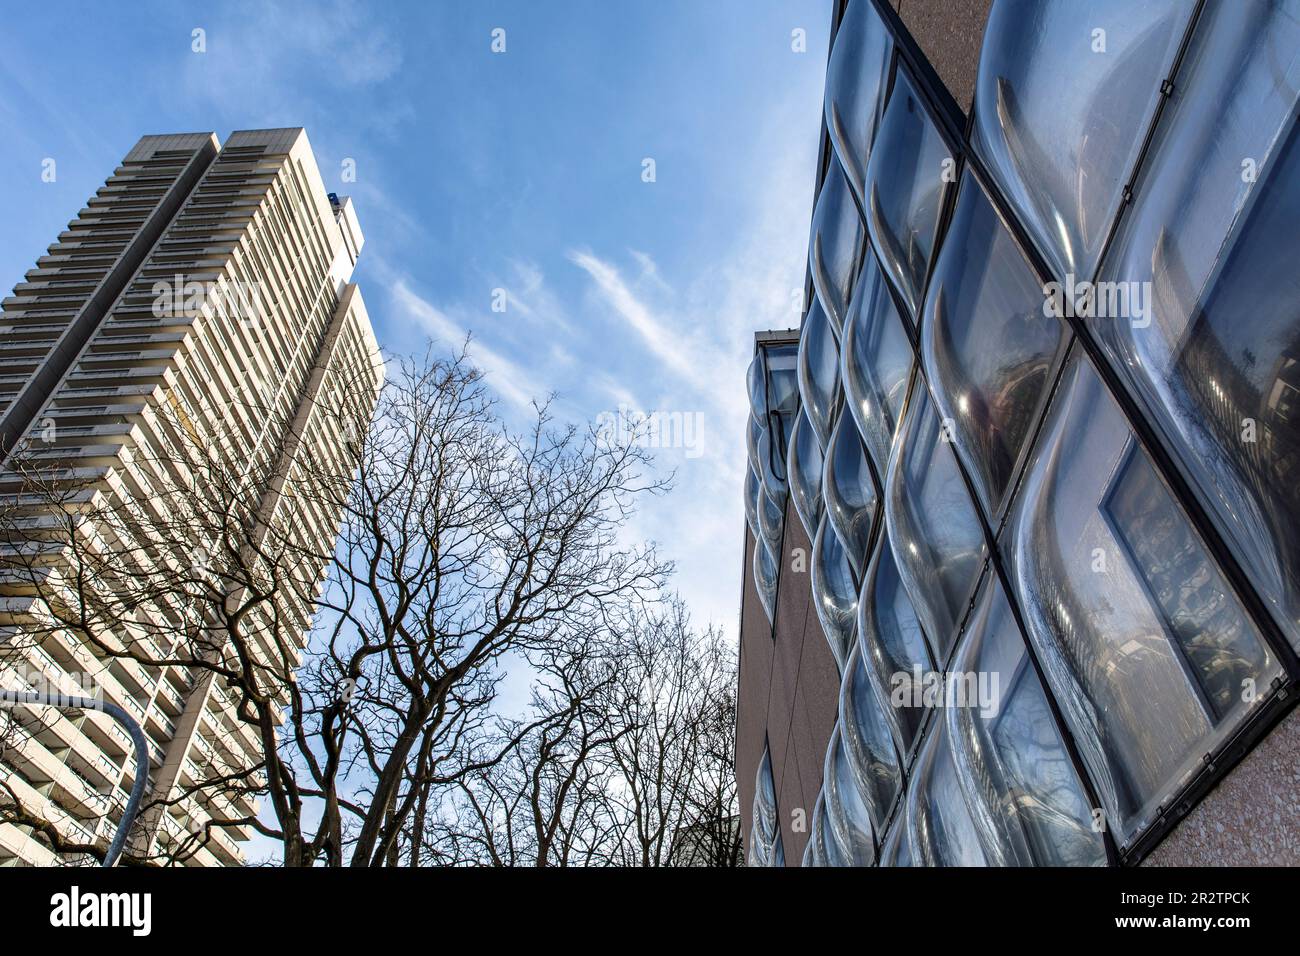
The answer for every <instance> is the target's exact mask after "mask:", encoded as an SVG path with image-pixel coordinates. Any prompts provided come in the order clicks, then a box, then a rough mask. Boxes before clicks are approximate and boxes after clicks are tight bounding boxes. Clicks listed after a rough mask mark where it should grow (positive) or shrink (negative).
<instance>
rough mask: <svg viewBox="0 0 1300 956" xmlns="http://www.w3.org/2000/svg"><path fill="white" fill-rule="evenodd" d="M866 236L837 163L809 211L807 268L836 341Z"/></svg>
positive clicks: (846, 310) (832, 164)
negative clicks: (809, 229) (810, 230)
mask: <svg viewBox="0 0 1300 956" xmlns="http://www.w3.org/2000/svg"><path fill="white" fill-rule="evenodd" d="M865 242H866V234H865V231H864V229H863V228H862V217H861V216H859V215H858V207H857V205H856V204H855V203H854V202H853V198H852V196H851V195H850V194H849V187H848V184H847V183H846V182H845V180H844V173H843V171H842V170H841V169H840V166H839V163H831V164H830V166H829V168H828V169H827V170H826V178H825V179H824V180H823V181H822V187H821V190H820V192H818V194H817V205H816V206H815V207H814V208H813V219H812V235H811V236H810V237H809V239H808V266H809V269H810V270H811V272H812V280H813V288H815V289H816V290H817V298H818V299H819V300H821V304H822V308H823V309H825V310H826V317H827V318H828V319H829V320H830V323H831V327H832V328H833V329H834V330H835V335H836V337H837V338H838V337H839V334H840V330H841V329H842V328H844V317H845V315H846V314H847V313H848V307H849V296H850V295H851V294H852V292H853V282H854V280H855V279H857V277H858V263H859V262H861V261H862V248H863V245H864V243H865Z"/></svg>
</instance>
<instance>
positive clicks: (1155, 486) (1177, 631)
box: [1000, 356, 1281, 845]
mask: <svg viewBox="0 0 1300 956" xmlns="http://www.w3.org/2000/svg"><path fill="white" fill-rule="evenodd" d="M1053 404H1054V407H1053V408H1052V410H1051V411H1050V413H1049V417H1048V420H1047V422H1046V424H1045V426H1044V433H1043V435H1042V436H1041V439H1040V442H1039V447H1038V451H1037V452H1036V454H1035V456H1034V459H1033V460H1032V462H1031V463H1030V465H1029V467H1028V469H1027V471H1026V477H1025V487H1024V489H1023V491H1022V493H1021V495H1020V496H1019V500H1018V502H1017V505H1016V509H1015V514H1014V515H1013V516H1012V520H1011V522H1010V524H1009V526H1008V528H1007V530H1006V532H1005V533H1004V534H1003V536H1002V539H1001V542H1000V546H1001V547H1002V548H1003V549H1004V551H1005V552H1006V555H1007V559H1008V562H1009V566H1010V568H1011V574H1012V579H1013V580H1014V582H1015V585H1016V590H1017V598H1018V600H1019V603H1020V606H1021V608H1022V610H1023V612H1024V616H1025V624H1026V627H1027V628H1028V630H1029V638H1030V640H1031V641H1033V643H1034V646H1035V648H1036V649H1037V651H1038V656H1039V659H1040V660H1041V661H1042V662H1043V667H1044V669H1045V671H1046V673H1047V677H1048V681H1049V683H1050V684H1051V685H1052V690H1053V692H1054V696H1055V698H1056V700H1057V702H1058V703H1059V705H1060V706H1061V708H1062V710H1063V711H1064V713H1065V716H1066V719H1067V721H1068V722H1069V723H1070V726H1071V728H1072V730H1073V736H1074V739H1075V741H1076V742H1077V744H1078V746H1079V749H1080V753H1081V756H1082V758H1083V760H1084V762H1085V763H1086V764H1087V766H1088V770H1089V776H1090V777H1091V778H1092V781H1093V783H1094V785H1095V786H1096V788H1097V790H1098V792H1099V794H1100V797H1101V800H1102V803H1103V806H1104V809H1105V810H1106V815H1107V820H1108V825H1109V827H1110V829H1111V830H1112V832H1113V833H1114V834H1115V836H1116V839H1117V840H1118V841H1119V842H1120V843H1121V845H1125V844H1127V843H1128V842H1129V841H1130V840H1131V838H1132V837H1133V835H1134V834H1136V833H1137V832H1138V831H1139V830H1141V829H1142V828H1143V827H1145V826H1146V825H1147V824H1149V823H1150V822H1151V820H1152V819H1153V818H1154V816H1155V814H1156V811H1157V809H1158V807H1159V806H1160V804H1161V803H1162V802H1163V801H1165V800H1167V799H1168V798H1169V796H1170V794H1171V793H1172V792H1173V791H1174V790H1175V789H1176V788H1177V787H1178V786H1180V785H1181V784H1182V783H1184V782H1185V781H1186V780H1187V779H1188V778H1189V777H1190V776H1191V775H1192V774H1193V773H1195V772H1196V771H1197V770H1198V769H1199V768H1200V766H1201V758H1202V757H1203V756H1204V755H1206V754H1208V753H1211V752H1213V751H1214V750H1215V749H1216V748H1217V747H1219V746H1220V745H1221V744H1222V743H1223V742H1224V740H1225V739H1226V738H1227V737H1228V736H1229V735H1230V734H1231V733H1232V732H1233V731H1234V730H1235V729H1236V728H1237V727H1238V726H1239V725H1240V724H1241V722H1242V721H1243V720H1244V718H1245V717H1246V715H1247V713H1248V712H1249V711H1250V710H1252V709H1253V708H1254V707H1256V706H1257V705H1258V700H1259V699H1262V695H1263V691H1264V689H1266V688H1267V687H1268V686H1269V684H1270V682H1271V681H1272V680H1273V678H1274V677H1276V676H1277V675H1279V674H1280V673H1281V670H1280V668H1279V667H1278V665H1277V662H1276V661H1274V660H1273V658H1272V656H1271V655H1270V654H1269V653H1268V650H1267V649H1266V647H1265V645H1264V644H1263V642H1262V641H1261V639H1260V637H1259V635H1258V634H1257V633H1256V632H1255V629H1254V627H1253V626H1252V625H1251V623H1250V621H1249V619H1248V618H1247V616H1246V614H1245V612H1244V610H1243V609H1242V608H1241V606H1240V604H1239V603H1238V601H1237V599H1236V597H1235V595H1234V594H1233V593H1232V591H1231V589H1230V588H1229V587H1228V585H1227V582H1226V581H1225V580H1224V578H1223V575H1222V573H1221V572H1220V571H1219V569H1218V567H1217V566H1216V565H1215V564H1214V563H1213V561H1212V559H1211V558H1210V556H1209V554H1208V553H1207V551H1206V549H1205V546H1204V544H1203V542H1201V541H1200V539H1199V538H1198V537H1197V536H1196V534H1195V532H1194V531H1193V529H1192V528H1191V526H1190V524H1189V523H1188V521H1187V518H1186V516H1185V515H1184V514H1183V513H1182V510H1181V509H1180V508H1179V507H1178V505H1177V504H1176V502H1175V501H1174V499H1173V497H1172V496H1171V495H1170V493H1169V491H1168V490H1167V489H1166V488H1165V486H1164V484H1163V483H1162V482H1161V481H1160V479H1159V478H1158V476H1157V474H1156V473H1155V471H1154V470H1153V468H1152V466H1151V464H1150V462H1149V461H1148V459H1147V458H1146V454H1145V452H1144V451H1143V450H1142V448H1141V447H1140V446H1139V445H1138V444H1137V443H1136V441H1135V439H1134V437H1133V435H1132V433H1131V432H1130V430H1129V427H1128V424H1127V422H1126V421H1125V420H1124V418H1123V415H1122V413H1121V412H1120V410H1119V407H1118V406H1117V405H1116V404H1115V402H1114V400H1113V399H1112V398H1111V396H1110V394H1109V393H1108V392H1107V391H1106V389H1105V387H1104V386H1103V385H1102V384H1101V381H1100V380H1099V379H1098V378H1097V375H1096V373H1095V371H1094V370H1093V368H1092V366H1091V365H1090V364H1089V363H1088V361H1087V360H1086V359H1084V358H1082V357H1078V356H1076V357H1075V358H1074V359H1073V360H1072V364H1071V366H1070V367H1069V368H1068V369H1067V370H1066V375H1065V379H1064V380H1063V382H1062V388H1061V391H1060V393H1059V395H1058V396H1057V398H1056V400H1055V401H1054V403H1053ZM1247 678H1249V683H1248V684H1243V682H1244V681H1246V680H1247ZM1256 695H1258V696H1256Z"/></svg>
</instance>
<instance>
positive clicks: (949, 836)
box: [907, 720, 989, 866]
mask: <svg viewBox="0 0 1300 956" xmlns="http://www.w3.org/2000/svg"><path fill="white" fill-rule="evenodd" d="M907 822H908V824H909V829H910V830H911V833H910V836H911V838H912V845H911V848H910V849H911V851H912V853H913V854H914V855H915V865H916V866H988V865H989V861H988V859H987V858H986V857H985V855H984V848H983V844H981V842H980V838H979V833H978V831H977V830H976V829H975V821H974V820H973V819H972V818H971V815H970V810H969V809H968V808H967V806H966V798H965V797H964V796H962V791H961V782H960V781H959V780H958V779H957V767H956V765H955V764H954V763H953V759H952V752H951V751H950V750H949V748H948V730H947V726H946V723H945V721H943V720H939V721H936V722H935V725H934V729H933V730H931V731H930V732H929V733H928V734H926V737H925V743H924V744H923V745H922V748H921V755H920V757H918V758H917V761H916V767H915V768H914V770H913V773H912V784H911V786H910V787H909V788H908V793H907Z"/></svg>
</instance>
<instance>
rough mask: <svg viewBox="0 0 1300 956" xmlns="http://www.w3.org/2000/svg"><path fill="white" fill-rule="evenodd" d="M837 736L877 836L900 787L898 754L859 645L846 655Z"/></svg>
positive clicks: (882, 706)
mask: <svg viewBox="0 0 1300 956" xmlns="http://www.w3.org/2000/svg"><path fill="white" fill-rule="evenodd" d="M839 706H840V733H841V735H842V737H843V740H844V752H845V756H846V757H847V759H848V763H849V769H850V771H851V772H852V774H853V777H854V780H855V781H856V786H857V789H858V792H859V793H861V794H862V799H863V803H864V804H865V806H866V809H867V814H868V816H869V817H870V821H871V828H872V831H873V832H875V833H879V832H880V830H881V828H882V827H883V826H884V825H885V816H886V814H888V813H889V808H890V806H891V805H892V804H893V802H894V799H895V798H896V797H897V796H898V792H899V790H900V789H901V788H902V785H903V773H902V770H901V769H900V766H899V760H898V754H897V752H896V751H895V749H894V741H893V738H892V736H891V733H890V728H889V723H888V721H887V720H886V718H885V713H884V707H885V706H887V705H882V703H881V700H880V697H879V696H878V694H877V692H876V689H875V687H873V686H872V681H871V675H869V674H868V673H867V668H866V665H865V664H864V662H863V657H862V650H861V645H860V642H856V643H855V646H854V648H853V651H852V652H851V653H850V655H849V664H848V670H847V671H846V672H845V676H844V682H843V683H842V684H841V685H840V703H839Z"/></svg>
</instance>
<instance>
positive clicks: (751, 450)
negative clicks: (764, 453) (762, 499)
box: [745, 415, 766, 478]
mask: <svg viewBox="0 0 1300 956" xmlns="http://www.w3.org/2000/svg"><path fill="white" fill-rule="evenodd" d="M765 430H766V429H764V428H763V423H762V422H760V421H759V420H758V419H757V418H755V417H754V416H753V415H750V416H749V420H748V421H747V422H746V423H745V451H746V453H747V454H748V455H749V467H750V468H752V469H754V471H755V473H756V474H758V476H759V477H760V478H761V477H762V475H763V460H762V458H760V457H759V454H758V440H759V439H760V438H761V437H762V436H763V432H764V431H765Z"/></svg>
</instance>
